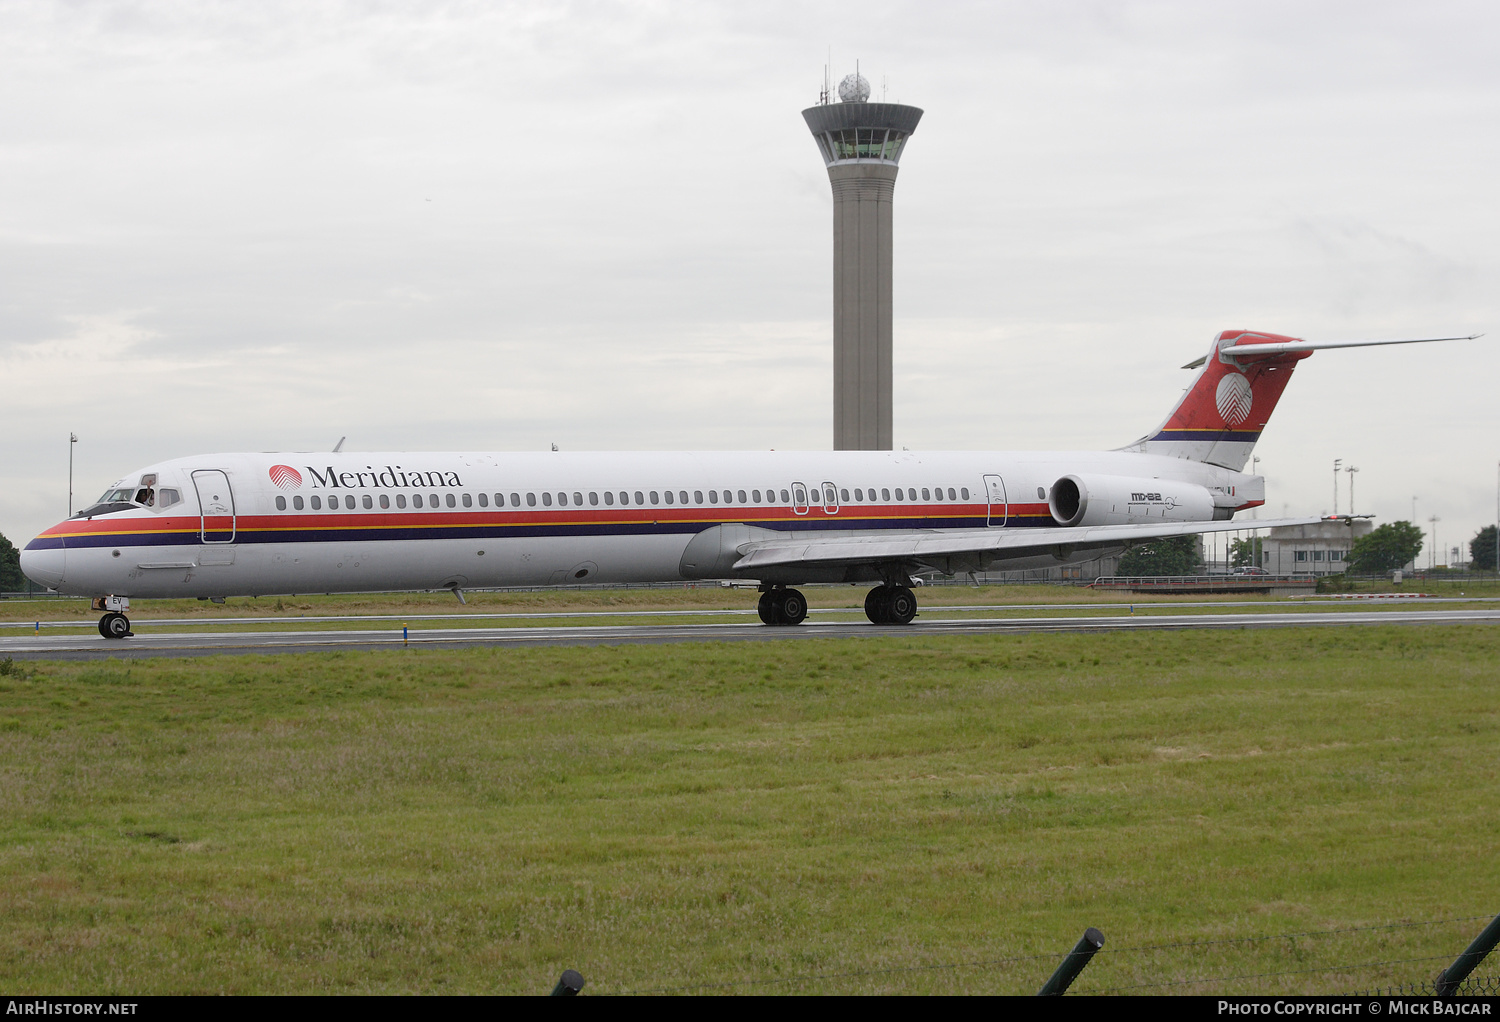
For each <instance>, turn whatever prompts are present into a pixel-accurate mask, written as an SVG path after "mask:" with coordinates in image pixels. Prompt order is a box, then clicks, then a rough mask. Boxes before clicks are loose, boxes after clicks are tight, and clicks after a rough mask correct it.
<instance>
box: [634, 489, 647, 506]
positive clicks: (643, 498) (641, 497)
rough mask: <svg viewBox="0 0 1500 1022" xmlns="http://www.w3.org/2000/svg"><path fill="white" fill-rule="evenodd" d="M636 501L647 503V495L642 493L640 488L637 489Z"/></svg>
mask: <svg viewBox="0 0 1500 1022" xmlns="http://www.w3.org/2000/svg"><path fill="white" fill-rule="evenodd" d="M635 502H636V503H637V504H644V503H646V495H645V494H644V493H642V492H641V491H640V490H636V491H635Z"/></svg>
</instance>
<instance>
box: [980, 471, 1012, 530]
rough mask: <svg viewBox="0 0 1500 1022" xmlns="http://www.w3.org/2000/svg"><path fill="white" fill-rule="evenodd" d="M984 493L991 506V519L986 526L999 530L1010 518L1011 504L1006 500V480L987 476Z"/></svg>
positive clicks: (986, 522)
mask: <svg viewBox="0 0 1500 1022" xmlns="http://www.w3.org/2000/svg"><path fill="white" fill-rule="evenodd" d="M984 492H985V495H986V497H987V498H988V499H989V504H990V514H989V518H988V519H986V520H985V523H984V524H986V525H990V526H994V527H997V528H998V527H999V526H1002V525H1004V524H1005V520H1006V518H1008V517H1010V504H1009V503H1008V502H1007V501H1006V499H1005V480H1004V479H1001V478H1000V477H999V476H996V475H987V476H985V477H984Z"/></svg>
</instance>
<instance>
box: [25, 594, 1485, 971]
mask: <svg viewBox="0 0 1500 1022" xmlns="http://www.w3.org/2000/svg"><path fill="white" fill-rule="evenodd" d="M216 609H221V608H216ZM1497 654H1500V632H1497V631H1496V630H1494V629H1491V628H1485V627H1477V626H1475V627H1463V628H1439V627H1422V628H1399V627H1394V628H1384V627H1382V628H1359V629H1324V630H1307V631H1299V630H1290V631H1278V632H1274V633H1255V632H1231V633H1215V634H1212V635H1207V634H1203V633H1192V632H1183V633H1155V634H1121V635H1100V636H1079V635H1038V636H1020V637H1012V636H1005V637H973V638H951V637H950V638H943V639H920V638H914V637H905V636H893V637H881V638H871V639H861V640H841V641H840V640H808V641H804V642H798V643H765V644H722V645H721V644H683V645H671V646H659V647H618V648H610V647H591V648H566V649H512V650H504V651H500V650H467V651H450V652H443V651H431V650H415V649H413V650H401V651H391V652H382V653H328V654H309V655H298V656H279V657H234V658H227V657H225V658H208V659H203V660H172V661H136V662H133V663H130V664H120V665H114V664H93V663H80V664H73V663H57V662H29V663H24V664H22V663H16V664H4V663H0V920H3V925H0V984H3V986H4V987H5V988H7V989H10V990H24V991H27V992H34V993H44V992H75V993H77V992H121V993H126V992H128V993H169V992H221V991H222V992H308V991H312V992H316V991H328V992H416V991H425V992H519V993H537V992H546V991H547V990H549V989H550V988H551V986H552V984H553V983H554V982H555V981H556V978H557V975H558V974H559V973H560V972H561V971H562V970H563V969H564V968H570V967H571V968H576V969H578V970H579V971H581V972H582V973H583V974H584V975H585V976H586V977H587V978H588V981H589V987H588V989H587V990H586V991H585V992H586V993H591V992H599V993H607V992H626V991H638V990H646V989H654V988H662V987H668V988H679V987H690V988H694V989H701V990H704V991H717V990H724V991H744V992H781V991H785V992H800V993H808V992H817V991H829V992H881V991H885V992H929V991H931V992H958V991H973V992H1012V993H1031V992H1034V991H1035V989H1036V988H1037V987H1038V986H1039V985H1040V984H1041V982H1042V981H1043V980H1044V979H1045V978H1046V977H1047V975H1048V974H1049V973H1050V972H1051V970H1052V969H1053V967H1054V966H1055V965H1056V963H1057V961H1058V960H1059V959H1060V957H1061V956H1062V954H1063V953H1064V952H1065V951H1066V950H1068V948H1070V947H1071V946H1072V944H1073V942H1074V941H1075V940H1076V939H1077V937H1078V935H1079V934H1080V933H1081V932H1082V931H1083V929H1084V927H1086V926H1090V925H1092V926H1097V927H1099V928H1100V929H1102V930H1103V931H1104V933H1105V934H1106V936H1107V938H1108V941H1109V943H1108V944H1107V945H1106V949H1105V952H1104V953H1102V954H1101V955H1100V956H1099V957H1098V958H1096V959H1095V961H1094V963H1093V964H1092V965H1090V966H1089V968H1088V970H1087V971H1086V972H1085V973H1084V975H1083V977H1082V978H1081V979H1080V980H1079V982H1078V983H1077V985H1076V986H1075V988H1074V991H1075V992H1077V993H1088V992H1091V991H1092V992H1098V991H1103V990H1122V989H1125V990H1134V989H1139V990H1141V991H1143V992H1159V991H1165V992H1179V991H1180V992H1192V993H1209V992H1214V993H1218V992H1242V993H1247V992H1260V993H1280V992H1346V991H1358V990H1364V989H1368V988H1371V987H1375V986H1388V985H1391V984H1395V983H1403V982H1412V981H1419V980H1423V979H1428V978H1430V977H1431V976H1432V975H1433V974H1434V973H1436V972H1437V970H1438V969H1439V968H1441V967H1442V966H1443V965H1445V964H1447V962H1448V961H1449V960H1451V958H1452V957H1453V956H1454V955H1455V954H1456V953H1457V952H1458V951H1460V950H1461V949H1462V948H1463V947H1464V945H1465V944H1466V943H1467V942H1468V940H1469V939H1470V938H1471V937H1472V936H1473V935H1474V934H1475V933H1477V932H1478V931H1479V930H1480V929H1481V928H1482V927H1483V925H1484V922H1485V919H1484V918H1475V917H1486V918H1487V917H1488V916H1490V915H1493V914H1494V913H1496V912H1500V869H1497V868H1496V859H1495V852H1496V848H1497V844H1500V814H1497V812H1496V804H1495V803H1496V782H1497V768H1500V741H1497V739H1500V701H1497V696H1500V692H1497V687H1500V668H1497V666H1496V664H1497ZM1449 920H1463V921H1459V922H1451V921H1449ZM1395 924H1414V925H1395ZM1330 930H1343V931H1346V932H1343V933H1339V934H1328V933H1326V932H1325V931H1330ZM1298 934H1302V935H1308V936H1286V935H1298ZM1309 934H1310V935H1309ZM1251 937H1253V938H1267V937H1269V938H1273V939H1263V940H1254V941H1244V940H1240V938H1251ZM1210 942H1219V943H1210ZM1162 945H1173V946H1170V947H1163V946H1162ZM1181 945H1188V946H1181ZM1367 963H1387V964H1374V965H1369V964H1367ZM954 965H961V967H958V968H954V967H950V966H954ZM1486 969H1487V970H1488V971H1489V972H1490V973H1491V974H1493V972H1495V971H1500V970H1496V969H1495V967H1494V966H1492V965H1488V966H1486ZM1224 977H1246V978H1238V979H1226V978H1224ZM1205 978H1206V979H1207V981H1206V982H1201V981H1202V980H1204V979H1205ZM736 984H737V985H736ZM1160 984H1170V985H1167V986H1161V985H1160Z"/></svg>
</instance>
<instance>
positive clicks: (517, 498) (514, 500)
mask: <svg viewBox="0 0 1500 1022" xmlns="http://www.w3.org/2000/svg"><path fill="white" fill-rule="evenodd" d="M495 499H496V500H499V499H500V498H499V497H496V498H495ZM510 506H511V507H520V506H521V495H520V494H519V493H512V494H511V495H510Z"/></svg>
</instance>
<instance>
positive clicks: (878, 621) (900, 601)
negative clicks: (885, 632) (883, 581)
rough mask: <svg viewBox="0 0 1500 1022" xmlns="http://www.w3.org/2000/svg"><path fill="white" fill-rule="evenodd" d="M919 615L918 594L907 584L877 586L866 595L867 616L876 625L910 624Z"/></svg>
mask: <svg viewBox="0 0 1500 1022" xmlns="http://www.w3.org/2000/svg"><path fill="white" fill-rule="evenodd" d="M916 616H917V596H916V594H915V593H913V592H912V591H911V590H910V589H909V588H907V587H906V586H901V585H895V586H876V587H875V588H874V589H871V590H870V592H869V595H867V596H866V597H865V617H867V618H869V619H870V623H871V624H874V625H909V624H911V620H912V618H914V617H916Z"/></svg>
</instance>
